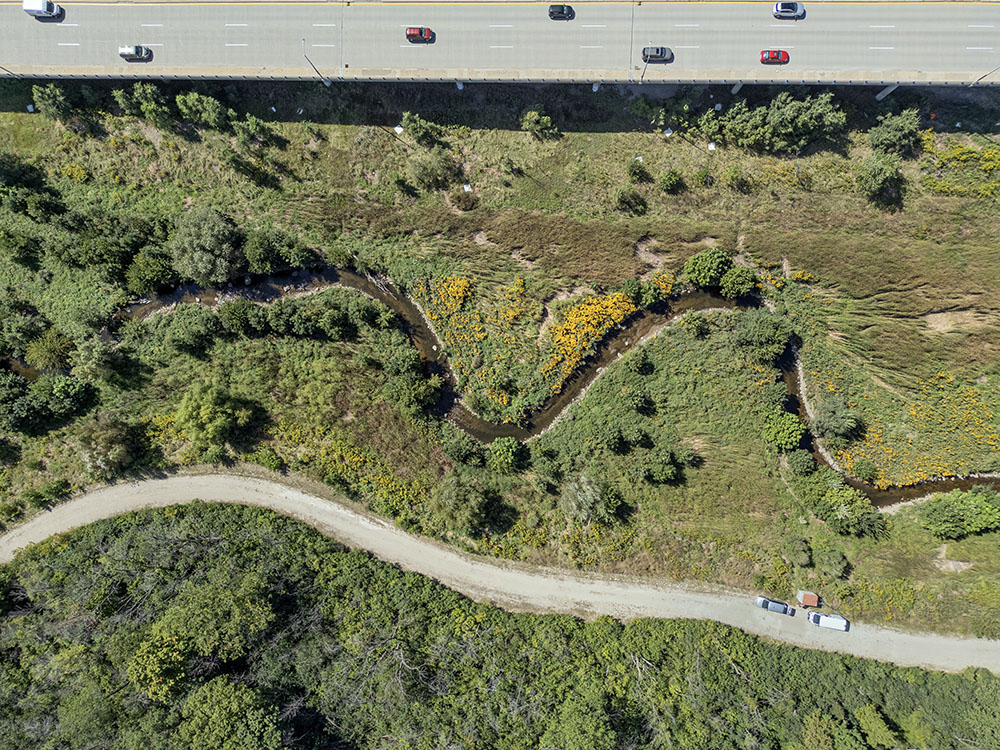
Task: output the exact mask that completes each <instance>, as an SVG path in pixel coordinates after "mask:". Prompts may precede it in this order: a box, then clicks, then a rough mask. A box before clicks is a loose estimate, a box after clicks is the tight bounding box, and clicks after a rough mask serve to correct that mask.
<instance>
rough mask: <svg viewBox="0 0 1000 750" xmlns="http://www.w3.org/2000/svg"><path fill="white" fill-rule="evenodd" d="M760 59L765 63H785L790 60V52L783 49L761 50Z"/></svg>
mask: <svg viewBox="0 0 1000 750" xmlns="http://www.w3.org/2000/svg"><path fill="white" fill-rule="evenodd" d="M760 61H761V62H762V63H764V64H765V65H783V64H785V63H786V62H788V53H787V52H785V50H783V49H765V50H761V51H760Z"/></svg>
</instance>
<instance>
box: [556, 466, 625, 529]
mask: <svg viewBox="0 0 1000 750" xmlns="http://www.w3.org/2000/svg"><path fill="white" fill-rule="evenodd" d="M618 505H619V500H618V498H617V497H616V496H615V495H614V494H613V493H611V492H609V491H607V489H605V488H604V487H603V486H602V485H601V484H600V483H598V482H595V481H594V480H592V479H591V478H590V477H588V476H587V475H586V474H580V475H578V476H576V477H574V478H573V479H571V480H570V481H568V482H567V483H566V484H565V485H564V486H563V488H562V492H561V493H560V496H559V509H560V510H561V511H562V512H563V513H564V514H565V515H566V516H567V517H569V518H570V519H572V520H573V521H576V522H577V523H590V522H591V521H596V522H597V523H611V522H612V521H613V520H614V518H615V511H616V510H617V509H618Z"/></svg>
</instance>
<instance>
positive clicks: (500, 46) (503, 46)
mask: <svg viewBox="0 0 1000 750" xmlns="http://www.w3.org/2000/svg"><path fill="white" fill-rule="evenodd" d="M490 49H514V45H513V44H491V45H490Z"/></svg>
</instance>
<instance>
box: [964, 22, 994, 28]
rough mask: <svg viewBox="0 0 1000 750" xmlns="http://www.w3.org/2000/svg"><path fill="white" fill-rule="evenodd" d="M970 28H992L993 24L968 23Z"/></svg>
mask: <svg viewBox="0 0 1000 750" xmlns="http://www.w3.org/2000/svg"><path fill="white" fill-rule="evenodd" d="M969 28H970V29H992V28H993V24H991V23H990V24H972V23H970V24H969Z"/></svg>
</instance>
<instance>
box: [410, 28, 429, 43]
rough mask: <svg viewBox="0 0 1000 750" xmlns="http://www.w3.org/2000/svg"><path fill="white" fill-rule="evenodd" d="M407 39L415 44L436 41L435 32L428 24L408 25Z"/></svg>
mask: <svg viewBox="0 0 1000 750" xmlns="http://www.w3.org/2000/svg"><path fill="white" fill-rule="evenodd" d="M406 41H408V42H413V43H414V44H430V43H431V42H433V41H434V32H433V31H431V30H430V29H428V28H427V27H426V26H407V27H406Z"/></svg>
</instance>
